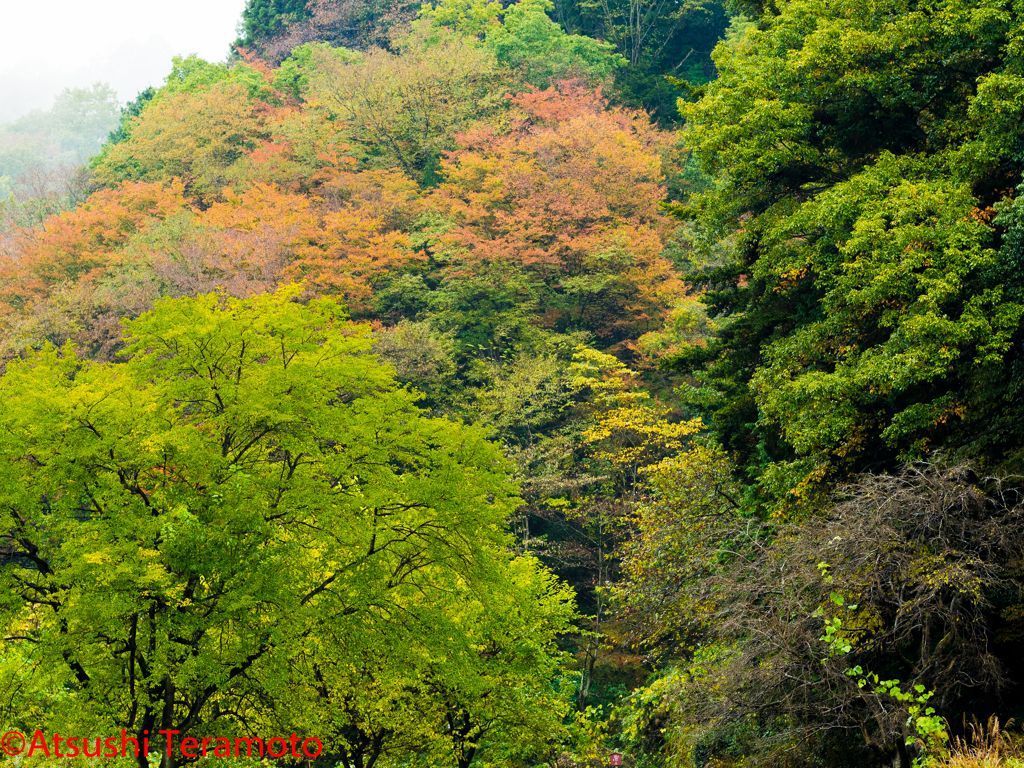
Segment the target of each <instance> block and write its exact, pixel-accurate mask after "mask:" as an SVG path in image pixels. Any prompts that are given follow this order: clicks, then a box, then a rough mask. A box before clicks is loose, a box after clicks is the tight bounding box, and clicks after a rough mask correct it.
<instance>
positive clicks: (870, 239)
mask: <svg viewBox="0 0 1024 768" xmlns="http://www.w3.org/2000/svg"><path fill="white" fill-rule="evenodd" d="M1022 29H1024V17H1022V16H1021V14H1020V12H1019V11H1009V10H1007V9H1006V8H1005V6H1004V5H1002V4H1000V3H996V2H989V1H988V0H940V1H939V2H920V3H919V2H903V1H902V0H889V1H887V2H884V3H883V4H882V5H877V4H875V5H871V4H867V3H865V2H863V0H842V1H841V2H839V3H832V2H828V3H826V2H823V1H822V0H795V1H794V2H790V3H787V4H785V5H780V6H778V7H777V8H774V9H773V10H772V11H771V12H768V13H765V15H764V16H763V17H762V18H761V19H760V21H759V23H758V25H757V28H755V29H751V30H749V31H747V32H746V33H745V34H744V35H743V36H742V37H740V38H739V39H736V40H733V41H732V44H731V45H729V46H725V45H722V46H720V47H719V48H718V49H717V50H716V53H715V62H716V65H717V67H718V70H719V72H720V77H719V79H718V80H717V81H715V82H713V83H711V84H710V85H709V86H707V89H706V92H705V93H704V94H703V97H702V98H700V99H699V100H698V101H696V103H693V104H688V105H686V106H685V107H684V109H683V114H684V115H685V117H686V119H687V120H688V123H689V130H688V132H687V141H688V143H689V145H690V147H692V149H693V151H694V154H695V156H696V157H697V158H698V159H699V161H700V162H701V163H702V165H703V169H704V170H705V171H706V172H708V173H709V174H711V175H713V176H715V177H716V178H717V179H718V183H717V185H716V187H715V188H714V189H712V190H710V191H708V192H705V193H703V194H701V195H698V196H697V197H696V198H694V200H693V201H691V203H690V204H689V205H687V206H679V207H677V208H676V209H675V213H676V214H677V215H678V216H680V217H682V218H686V217H695V218H696V219H697V220H698V221H699V223H700V225H701V226H702V227H703V228H704V232H705V234H706V235H707V236H708V237H711V238H719V239H723V238H725V239H731V242H733V243H734V246H735V251H734V258H733V259H732V260H731V261H730V262H729V263H728V264H726V265H725V266H723V267H722V268H721V269H718V270H717V271H715V272H714V273H713V274H712V275H710V276H704V277H703V280H704V282H705V283H706V284H707V285H708V287H709V289H710V290H709V292H708V293H707V295H706V303H707V304H708V306H709V308H710V310H711V312H712V313H713V314H716V315H721V316H723V317H724V318H727V322H726V323H725V327H724V330H723V332H722V333H721V336H720V337H719V338H718V340H717V341H715V342H714V343H712V344H710V345H708V346H704V347H693V348H692V349H690V350H688V351H687V352H686V353H684V354H683V355H682V356H681V357H680V358H679V359H678V360H677V367H678V368H680V369H682V370H690V371H699V372H701V376H702V377H703V380H704V384H705V386H704V388H703V389H698V390H694V394H696V395H697V397H698V399H700V400H701V401H702V402H703V403H704V404H705V405H706V406H707V407H708V408H709V410H711V411H713V412H714V416H713V421H714V425H715V428H716V430H717V431H718V433H719V435H720V437H721V439H722V440H723V442H724V444H725V445H726V446H727V447H728V448H729V449H731V451H732V452H733V453H734V454H736V455H737V456H738V457H739V459H740V462H741V464H742V465H744V467H745V471H746V474H747V476H748V479H752V480H757V481H758V483H759V484H760V486H761V488H762V490H763V491H764V492H765V493H766V494H767V497H768V498H769V499H772V500H773V502H779V501H786V502H791V501H793V500H799V499H804V500H807V499H812V498H814V497H815V496H816V495H817V493H818V492H820V491H822V490H825V489H827V488H829V487H830V486H831V485H832V484H833V483H834V482H835V481H836V480H838V479H840V478H842V477H843V476H844V475H846V474H847V473H849V472H852V471H862V470H878V469H885V468H888V467H891V466H893V464H894V463H895V462H897V461H899V460H905V459H911V458H918V457H921V456H924V455H927V454H928V453H929V452H931V451H933V450H935V449H937V448H943V449H945V450H947V451H950V452H954V453H961V454H966V455H969V456H971V457H975V458H978V459H979V460H981V461H984V462H985V463H986V464H987V465H1002V466H1003V467H1004V468H1006V469H1013V468H1016V467H1017V466H1018V465H1019V464H1020V462H1021V459H1022V457H1024V455H1022V453H1021V448H1022V445H1024V441H1022V438H1024V434H1022V431H1021V426H1020V425H1021V424H1022V423H1024V422H1022V419H1021V416H1022V415H1024V414H1021V411H1020V407H1021V403H1022V402H1024V400H1022V399H1021V397H1020V394H1021V393H1020V382H1021V372H1022V365H1024V359H1022V355H1021V352H1022V350H1021V346H1020V345H1021V341H1022V335H1021V330H1020V319H1021V317H1022V315H1024V305H1022V304H1021V303H1020V293H1019V288H1018V286H1019V284H1020V280H1021V274H1020V271H1019V269H1018V268H1017V265H1018V264H1019V258H1020V257H1019V238H1018V237H1017V236H1016V235H1015V233H1016V232H1017V230H1018V227H1019V224H1018V213H1017V205H1016V203H1015V202H1014V197H1015V191H1014V190H1015V187H1016V186H1017V185H1018V184H1020V182H1021V169H1022V163H1021V154H1020V149H1021V139H1020V133H1019V130H1017V125H1018V121H1019V119H1020V117H1021V115H1022V111H1024V109H1022V106H1021V104H1022V97H1024V77H1022V72H1024V70H1022V60H1021V58H1020V53H1021V49H1020V43H1019V42H1017V41H1018V39H1019V35H1020V34H1021V31H1022Z"/></svg>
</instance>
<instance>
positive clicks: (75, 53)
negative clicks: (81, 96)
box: [0, 0, 245, 123]
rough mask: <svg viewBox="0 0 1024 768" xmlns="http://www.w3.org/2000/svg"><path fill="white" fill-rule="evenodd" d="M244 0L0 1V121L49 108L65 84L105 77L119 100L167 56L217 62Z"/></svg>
mask: <svg viewBox="0 0 1024 768" xmlns="http://www.w3.org/2000/svg"><path fill="white" fill-rule="evenodd" d="M244 7H245V0H171V1H169V0H159V1H158V0H91V2H83V0H0V123H5V122H8V121H10V120H12V119H14V118H15V117H17V116H18V115H21V114H23V113H25V112H27V111H28V110H30V109H33V108H36V107H39V108H41V109H49V108H50V106H51V105H52V104H53V97H54V96H55V95H57V94H58V93H60V91H61V90H62V89H63V88H65V87H69V86H70V87H83V86H88V85H91V84H92V83H94V82H96V81H97V80H102V81H104V82H108V83H110V84H111V85H112V86H113V87H114V89H115V90H117V95H118V97H119V98H120V99H121V101H122V103H123V102H125V101H128V100H130V99H133V98H135V95H136V94H137V93H138V92H139V91H141V90H143V89H144V88H145V87H146V86H148V85H159V84H160V83H161V82H163V79H164V77H166V75H167V73H168V72H169V71H170V68H171V57H172V56H174V55H178V54H180V55H188V54H190V53H197V54H199V55H200V56H201V57H203V58H204V59H207V60H209V61H223V60H224V58H225V57H226V56H227V53H228V47H229V46H230V45H231V43H232V42H233V41H234V40H235V37H236V36H237V35H236V32H235V27H236V25H237V24H238V21H239V19H240V18H241V15H242V9H243V8H244Z"/></svg>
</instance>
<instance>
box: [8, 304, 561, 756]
mask: <svg viewBox="0 0 1024 768" xmlns="http://www.w3.org/2000/svg"><path fill="white" fill-rule="evenodd" d="M128 326H129V351H128V352H129V356H130V357H129V361H128V362H126V363H122V364H104V363H95V362H88V361H85V360H83V359H81V358H79V357H78V356H77V354H76V352H75V350H74V349H73V348H72V347H70V346H68V347H65V348H63V349H55V348H52V347H50V348H47V349H44V350H43V351H40V352H38V353H33V354H30V355H28V357H27V358H26V359H23V360H20V361H15V362H14V363H12V364H11V365H10V366H9V368H8V370H7V373H6V375H5V376H4V377H3V379H0V401H2V405H0V489H2V490H0V509H2V514H3V517H4V522H3V525H2V528H0V580H2V586H0V626H2V630H0V631H2V640H0V721H2V722H3V724H4V725H9V726H11V727H20V728H21V729H23V730H32V729H34V728H36V727H42V728H45V729H47V730H49V731H61V732H64V733H74V732H82V733H87V732H90V733H101V732H103V731H104V730H108V731H110V732H118V731H117V730H115V729H120V728H125V729H127V730H128V731H129V732H132V733H136V734H139V735H140V738H141V734H142V733H143V732H144V731H147V730H148V731H149V732H150V733H151V734H152V733H155V732H156V731H158V730H168V729H171V730H176V731H179V732H180V734H179V735H178V737H177V738H178V739H179V740H180V739H183V738H185V737H186V736H193V737H202V736H211V735H222V736H227V737H231V738H234V737H240V736H246V735H259V736H269V735H273V734H276V733H278V732H281V733H284V734H285V735H287V734H289V733H292V732H296V733H298V734H299V735H300V736H302V737H305V736H315V737H318V738H321V739H322V740H323V741H324V743H325V748H326V750H327V751H329V752H331V753H332V754H334V755H336V756H338V757H339V759H342V761H343V762H344V763H345V764H346V765H352V766H361V767H362V768H368V766H372V765H373V763H374V762H375V761H376V759H377V758H379V757H380V756H381V755H386V754H394V753H396V752H406V753H408V752H419V753H427V754H430V755H431V756H432V759H433V760H435V761H439V762H442V763H449V762H450V763H452V764H458V765H468V760H466V759H465V755H466V751H467V749H470V750H471V751H470V752H469V756H470V758H472V755H473V751H472V750H475V748H476V746H477V745H478V744H486V743H487V741H486V740H487V739H490V740H491V742H493V743H494V745H495V746H494V749H493V751H494V754H496V755H499V756H500V755H501V754H505V753H508V752H509V749H510V748H509V747H508V746H507V745H508V744H509V743H510V742H515V741H516V740H517V737H516V736H514V735H513V734H512V733H510V730H515V729H522V732H523V734H524V735H523V737H522V738H521V739H520V740H519V741H520V742H521V743H523V744H529V745H530V748H531V749H533V748H536V749H543V748H544V747H545V745H546V739H548V738H549V737H551V736H552V735H553V734H555V733H556V732H557V730H558V728H559V727H560V722H561V713H562V705H561V704H560V701H561V698H560V696H559V695H558V694H556V693H555V691H554V689H553V688H552V681H553V680H554V678H555V677H556V676H557V674H558V661H559V656H558V653H557V651H556V649H555V647H554V641H555V638H556V637H557V634H558V633H559V632H561V631H564V630H565V629H566V628H567V622H568V621H569V619H570V618H571V614H572V609H571V608H570V606H569V602H570V595H569V594H567V591H566V589H565V588H563V587H560V586H558V585H557V584H556V583H555V582H554V581H553V579H552V577H551V576H550V575H548V574H547V573H546V572H544V571H543V570H542V569H541V568H540V567H539V566H538V565H537V564H536V561H533V560H530V559H518V560H515V559H511V557H510V556H509V555H507V554H505V548H504V545H505V543H506V534H505V532H504V530H505V529H504V522H505V518H506V516H507V515H508V514H509V513H510V512H511V511H512V510H513V509H514V508H515V505H516V503H517V499H516V496H515V495H514V494H515V488H514V487H513V486H512V485H511V484H510V483H509V482H508V481H507V480H506V474H505V470H504V462H503V460H502V459H501V456H500V453H499V452H498V450H497V448H496V447H494V446H493V445H491V444H490V443H488V442H487V441H486V440H484V438H483V435H482V433H481V432H480V431H478V430H475V429H472V428H467V427H464V426H462V425H459V424H456V423H453V422H450V421H447V420H443V419H429V418H426V417H425V416H424V415H422V413H421V412H420V411H419V410H418V409H417V407H416V405H415V399H416V396H415V394H414V393H412V392H410V391H408V390H405V389H399V388H398V387H397V385H396V384H395V383H394V381H393V379H392V376H391V374H390V372H389V370H388V369H387V368H385V367H383V366H381V365H380V364H379V363H378V362H377V361H376V359H375V357H374V356H372V355H371V354H370V338H369V334H368V328H366V327H362V326H355V325H351V324H349V323H348V322H347V321H346V320H345V318H344V316H343V315H342V314H341V313H340V311H339V310H338V308H337V305H336V303H334V302H333V301H331V300H321V301H315V302H312V303H309V304H302V303H299V302H298V301H297V300H296V292H295V290H293V289H283V290H281V291H279V292H278V293H277V294H274V295H269V296H261V297H254V298H251V299H248V300H230V299H225V298H223V297H218V296H213V295H211V296H205V297H199V298H197V299H181V300H176V301H166V302H164V303H161V304H159V305H158V307H157V308H156V309H155V310H154V311H153V312H150V313H147V314H145V315H143V316H142V317H140V318H139V319H138V320H135V321H133V322H131V323H129V324H128ZM524 713H530V715H531V716H530V720H529V727H524V726H523V723H522V720H523V714H524ZM503 744H504V745H506V746H504V747H503V746H502V745H503ZM173 764H174V759H173V758H170V757H168V756H165V757H164V765H165V766H168V765H173ZM140 765H145V761H144V760H140Z"/></svg>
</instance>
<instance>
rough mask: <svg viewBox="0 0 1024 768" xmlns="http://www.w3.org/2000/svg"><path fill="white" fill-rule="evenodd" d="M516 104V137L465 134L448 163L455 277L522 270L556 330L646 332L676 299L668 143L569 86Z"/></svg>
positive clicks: (484, 131) (441, 197)
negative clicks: (664, 205) (666, 253)
mask: <svg viewBox="0 0 1024 768" xmlns="http://www.w3.org/2000/svg"><path fill="white" fill-rule="evenodd" d="M511 100H512V103H513V105H514V107H516V108H518V109H519V110H521V112H522V113H523V115H524V118H523V119H522V120H521V121H520V122H519V123H518V124H516V125H515V126H514V127H513V128H512V130H510V131H508V132H505V133H501V132H499V131H498V130H496V129H494V128H491V127H481V128H477V129H475V130H473V131H470V132H467V133H465V134H463V135H462V136H460V137H459V143H460V148H459V149H458V150H457V151H455V152H452V153H450V154H449V157H448V158H447V160H446V161H445V163H444V173H445V177H446V178H445V182H444V183H443V184H442V185H441V187H440V188H439V190H438V193H437V195H436V200H437V203H438V205H440V207H441V208H442V209H443V210H444V212H445V213H446V214H447V215H448V216H449V217H450V218H451V219H452V220H453V222H454V225H453V226H452V227H451V228H450V229H449V231H448V232H447V234H446V235H445V236H444V237H443V244H444V246H445V248H446V249H447V254H446V256H447V258H448V259H449V261H450V263H451V264H452V265H453V267H454V270H453V271H454V273H456V274H457V273H458V272H460V271H461V272H466V271H473V270H475V269H478V268H486V267H487V266H488V265H491V264H496V263H501V264H506V265H510V264H511V265H514V266H516V267H517V268H519V269H521V270H524V271H525V272H527V273H528V274H529V275H530V277H531V279H532V280H533V281H535V282H541V283H543V284H544V286H545V288H546V290H547V292H548V300H547V302H546V304H547V306H546V307H545V309H546V322H547V323H549V324H550V325H552V326H554V327H555V328H557V329H558V330H569V329H583V330H588V331H591V332H593V333H595V334H596V335H597V336H598V337H601V338H603V339H604V340H605V343H609V342H614V341H622V340H625V339H629V338H635V337H636V336H637V335H639V334H641V333H644V332H647V331H650V330H653V329H654V328H655V327H657V326H659V325H660V323H661V315H662V312H663V310H662V307H664V306H666V305H667V304H668V303H669V302H668V301H667V299H668V297H669V296H671V295H674V294H675V293H678V292H679V291H681V290H682V284H681V283H680V281H679V280H678V277H677V276H676V275H675V273H674V272H673V270H672V267H671V264H670V263H669V262H668V261H667V260H666V259H664V258H662V255H661V254H662V249H663V246H664V243H665V239H666V236H667V227H666V223H665V221H664V219H663V218H662V216H661V215H660V213H659V208H658V203H659V202H660V201H661V200H662V199H663V197H664V195H665V188H664V186H663V182H664V173H663V166H664V163H665V160H664V157H665V156H666V155H667V153H668V149H669V146H670V137H669V135H668V134H665V133H663V132H661V131H658V130H657V129H656V128H654V127H653V126H652V125H651V124H650V122H649V120H648V118H647V116H646V115H645V114H644V113H642V112H634V111H630V110H624V109H614V108H609V107H608V105H607V102H606V101H605V100H604V99H603V98H602V97H601V94H600V92H599V91H598V92H595V91H591V90H589V89H586V88H583V87H582V86H580V85H579V84H578V83H575V82H562V83H559V84H558V86H557V87H554V88H549V89H547V90H544V91H532V92H528V93H523V94H520V95H518V96H515V97H512V99H511Z"/></svg>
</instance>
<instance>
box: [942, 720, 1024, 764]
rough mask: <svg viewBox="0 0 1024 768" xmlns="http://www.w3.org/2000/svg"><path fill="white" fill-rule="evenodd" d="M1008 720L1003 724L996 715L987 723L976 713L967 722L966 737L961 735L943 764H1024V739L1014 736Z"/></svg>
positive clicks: (965, 723)
mask: <svg viewBox="0 0 1024 768" xmlns="http://www.w3.org/2000/svg"><path fill="white" fill-rule="evenodd" d="M1011 725H1013V720H1008V721H1007V722H1006V725H1005V726H1003V725H1000V723H999V718H998V717H996V716H995V715H992V716H991V717H990V718H989V719H988V721H987V722H986V723H984V724H982V723H980V722H978V719H977V718H976V717H972V718H971V722H969V723H968V722H966V721H965V722H964V731H965V734H966V735H965V737H964V738H961V737H959V736H958V737H957V738H956V739H955V740H954V742H953V745H952V749H951V751H950V755H949V757H948V758H947V759H946V760H945V761H944V762H943V763H942V764H941V765H942V768H1024V743H1022V739H1021V737H1020V736H1011V735H1010V733H1008V732H1007V729H1008V728H1009V727H1010V726H1011Z"/></svg>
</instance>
